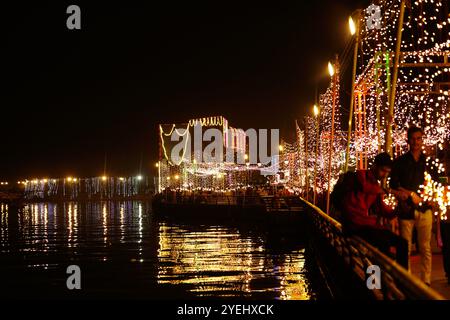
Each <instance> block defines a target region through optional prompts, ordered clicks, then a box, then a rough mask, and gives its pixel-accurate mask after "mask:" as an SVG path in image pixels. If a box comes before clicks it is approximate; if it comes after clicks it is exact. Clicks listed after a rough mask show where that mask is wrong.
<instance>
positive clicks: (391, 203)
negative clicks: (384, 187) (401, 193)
mask: <svg viewBox="0 0 450 320" xmlns="http://www.w3.org/2000/svg"><path fill="white" fill-rule="evenodd" d="M383 202H384V204H385V205H386V206H388V207H389V208H391V209H392V210H395V208H396V207H397V205H398V200H397V198H396V197H395V196H394V195H393V194H392V193H389V194H387V195H386V196H385V197H384V198H383Z"/></svg>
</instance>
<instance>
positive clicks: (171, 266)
mask: <svg viewBox="0 0 450 320" xmlns="http://www.w3.org/2000/svg"><path fill="white" fill-rule="evenodd" d="M158 262H159V264H158V283H161V284H185V285H189V287H190V288H191V289H190V291H191V292H195V293H196V294H197V295H199V296H208V295H213V296H235V295H237V294H238V295H239V294H242V295H246V294H247V295H251V294H255V293H261V294H267V293H270V294H271V295H273V296H274V297H275V298H279V299H298V300H308V299H311V296H310V293H309V290H308V284H307V281H306V279H305V273H304V252H303V250H297V251H294V252H290V253H289V254H281V253H280V254H275V253H268V252H266V250H265V249H264V246H263V241H262V240H261V239H257V238H253V237H252V238H251V239H250V238H248V237H244V236H242V235H241V234H240V233H239V232H238V231H233V230H230V229H226V228H221V227H217V228H206V229H205V230H204V231H191V230H188V229H185V228H181V227H176V226H169V225H167V224H165V223H162V224H161V225H160V227H159V249H158Z"/></svg>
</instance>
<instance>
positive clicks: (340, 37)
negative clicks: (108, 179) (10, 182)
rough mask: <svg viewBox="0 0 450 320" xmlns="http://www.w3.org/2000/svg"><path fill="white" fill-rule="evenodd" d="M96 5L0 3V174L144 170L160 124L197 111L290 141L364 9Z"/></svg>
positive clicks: (315, 4)
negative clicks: (72, 14)
mask: <svg viewBox="0 0 450 320" xmlns="http://www.w3.org/2000/svg"><path fill="white" fill-rule="evenodd" d="M92 2H93V1H90V2H89V3H87V2H81V1H71V2H65V1H54V2H53V3H52V2H44V1H35V2H33V3H32V4H24V3H21V4H16V5H14V6H11V5H8V6H5V5H3V4H2V24H3V23H4V24H5V25H4V26H2V40H1V42H2V46H1V47H2V52H3V53H4V54H6V57H5V56H4V57H3V59H2V68H1V76H2V78H3V80H4V81H2V88H3V90H2V94H1V98H0V99H1V108H2V113H1V114H2V116H1V125H0V128H1V129H0V130H1V131H0V133H1V159H0V180H2V179H21V178H43V177H63V176H66V175H72V176H78V177H82V176H97V175H100V174H102V172H103V165H104V158H105V154H106V155H107V156H106V157H107V171H108V174H114V175H119V174H120V175H131V174H136V173H137V172H138V171H139V165H140V162H141V159H142V169H143V170H142V171H143V173H147V174H153V173H154V172H153V171H154V163H155V161H156V159H157V145H158V141H157V133H158V131H157V128H158V127H157V124H158V123H173V122H184V121H186V120H188V119H191V118H198V117H204V116H213V115H223V116H225V117H226V118H227V119H228V120H229V122H230V124H231V125H232V126H234V127H241V128H244V129H247V128H280V129H281V135H282V137H285V138H286V139H287V140H293V139H294V134H295V130H294V128H295V122H294V121H295V119H299V120H300V119H302V117H303V116H304V115H305V112H311V111H310V109H311V107H312V105H313V103H314V99H315V91H316V86H318V88H319V93H320V91H323V90H324V89H325V88H326V86H327V85H328V80H329V78H328V76H327V71H326V70H327V69H326V65H327V62H328V61H329V60H331V59H333V57H334V55H335V54H337V53H341V52H342V51H343V49H344V48H345V46H346V44H347V43H348V42H349V41H350V34H349V32H348V27H347V19H348V16H349V15H350V14H351V13H352V12H353V11H354V10H355V9H357V8H365V7H367V6H368V5H369V1H343V0H340V1H336V0H326V1H299V0H297V1H290V2H284V1H283V2H280V1H276V2H275V1H272V2H270V4H269V3H265V4H263V3H261V2H245V3H244V2H243V1H239V2H230V1H183V2H180V3H176V2H169V1H164V2H162V1H159V2H157V1H147V4H145V5H144V4H142V3H140V2H134V3H132V2H131V1H127V2H121V4H120V5H119V4H112V3H110V2H97V1H96V3H95V4H93V3H92ZM70 4H77V5H79V6H80V7H81V30H68V29H67V28H66V19H67V17H68V16H69V15H68V14H66V8H67V6H68V5H70ZM5 31H6V32H5ZM348 76H350V75H348ZM343 99H345V100H348V99H347V98H346V96H344V97H343ZM343 104H344V105H345V104H348V101H343Z"/></svg>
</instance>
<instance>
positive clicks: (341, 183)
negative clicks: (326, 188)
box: [330, 171, 360, 211]
mask: <svg viewBox="0 0 450 320" xmlns="http://www.w3.org/2000/svg"><path fill="white" fill-rule="evenodd" d="M359 189H360V188H359V183H358V180H357V178H356V172H353V171H348V172H345V173H341V174H340V175H339V179H338V181H337V182H336V184H335V185H334V188H333V191H332V192H331V194H330V200H331V204H332V205H333V207H334V208H335V209H337V210H339V211H343V204H344V200H345V196H346V195H347V194H349V193H350V192H356V191H358V190H359Z"/></svg>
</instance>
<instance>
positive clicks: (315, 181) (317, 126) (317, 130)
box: [313, 114, 319, 205]
mask: <svg viewBox="0 0 450 320" xmlns="http://www.w3.org/2000/svg"><path fill="white" fill-rule="evenodd" d="M318 154H319V115H318V114H317V115H316V156H315V161H314V201H313V202H314V205H315V204H316V197H317V160H318V159H317V157H318Z"/></svg>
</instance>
